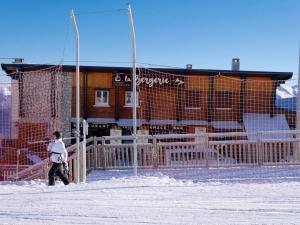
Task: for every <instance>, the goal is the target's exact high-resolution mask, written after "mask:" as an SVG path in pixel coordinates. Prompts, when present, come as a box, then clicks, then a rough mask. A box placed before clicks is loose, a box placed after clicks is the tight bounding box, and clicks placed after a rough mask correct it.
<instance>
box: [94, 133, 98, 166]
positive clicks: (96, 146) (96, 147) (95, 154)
mask: <svg viewBox="0 0 300 225" xmlns="http://www.w3.org/2000/svg"><path fill="white" fill-rule="evenodd" d="M93 151H94V154H93V157H94V160H93V161H94V169H97V168H98V145H97V137H95V136H94V140H93Z"/></svg>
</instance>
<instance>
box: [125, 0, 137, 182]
mask: <svg viewBox="0 0 300 225" xmlns="http://www.w3.org/2000/svg"><path fill="white" fill-rule="evenodd" d="M127 11H128V20H129V26H130V34H131V35H130V36H131V45H132V91H133V108H132V112H133V113H132V120H133V175H134V176H137V140H136V135H137V131H136V130H137V128H136V127H137V121H136V119H137V118H136V108H137V107H136V106H137V94H136V41H135V31H134V25H133V19H132V13H131V6H130V4H127Z"/></svg>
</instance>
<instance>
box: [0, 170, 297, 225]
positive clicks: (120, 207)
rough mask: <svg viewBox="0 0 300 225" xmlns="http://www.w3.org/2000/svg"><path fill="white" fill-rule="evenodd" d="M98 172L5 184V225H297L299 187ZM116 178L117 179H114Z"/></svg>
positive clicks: (0, 212) (1, 204) (0, 194)
mask: <svg viewBox="0 0 300 225" xmlns="http://www.w3.org/2000/svg"><path fill="white" fill-rule="evenodd" d="M130 173H131V171H123V172H120V171H114V172H109V173H108V174H109V175H107V176H105V175H104V174H105V173H104V172H103V171H94V172H93V173H91V174H90V175H89V176H88V182H87V183H82V184H78V185H75V184H70V185H69V186H64V185H62V184H58V185H56V186H54V187H48V186H47V185H46V182H45V181H32V182H18V183H8V182H6V183H1V184H2V185H0V198H1V201H0V224H22V225H24V224H31V225H35V224H172V225H173V224H297V223H298V222H299V220H300V191H299V190H300V183H299V182H297V181H292V182H263V183H261V182H260V183H258V182H246V183H241V182H238V183H237V182H236V183H234V182H230V183H224V182H222V183H220V182H206V183H203V182H201V183H200V182H193V181H192V180H189V179H175V178H171V177H169V176H166V175H164V174H163V173H161V172H155V173H153V176H147V175H146V172H145V174H144V175H142V176H139V177H137V178H134V177H130ZM111 175H114V178H111Z"/></svg>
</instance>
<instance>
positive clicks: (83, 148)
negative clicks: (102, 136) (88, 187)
mask: <svg viewBox="0 0 300 225" xmlns="http://www.w3.org/2000/svg"><path fill="white" fill-rule="evenodd" d="M88 129H89V125H88V123H87V122H86V121H85V120H83V121H82V131H83V141H82V145H81V154H80V155H81V160H80V161H81V163H80V164H81V170H80V178H81V182H84V183H85V182H86V135H88Z"/></svg>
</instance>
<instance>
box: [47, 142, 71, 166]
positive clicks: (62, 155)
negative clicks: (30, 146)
mask: <svg viewBox="0 0 300 225" xmlns="http://www.w3.org/2000/svg"><path fill="white" fill-rule="evenodd" d="M47 151H49V152H51V156H50V159H51V161H52V162H54V163H62V162H67V160H68V152H67V150H66V147H65V143H64V142H63V141H62V139H61V138H60V139H58V140H55V141H53V142H50V143H49V145H48V147H47Z"/></svg>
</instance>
